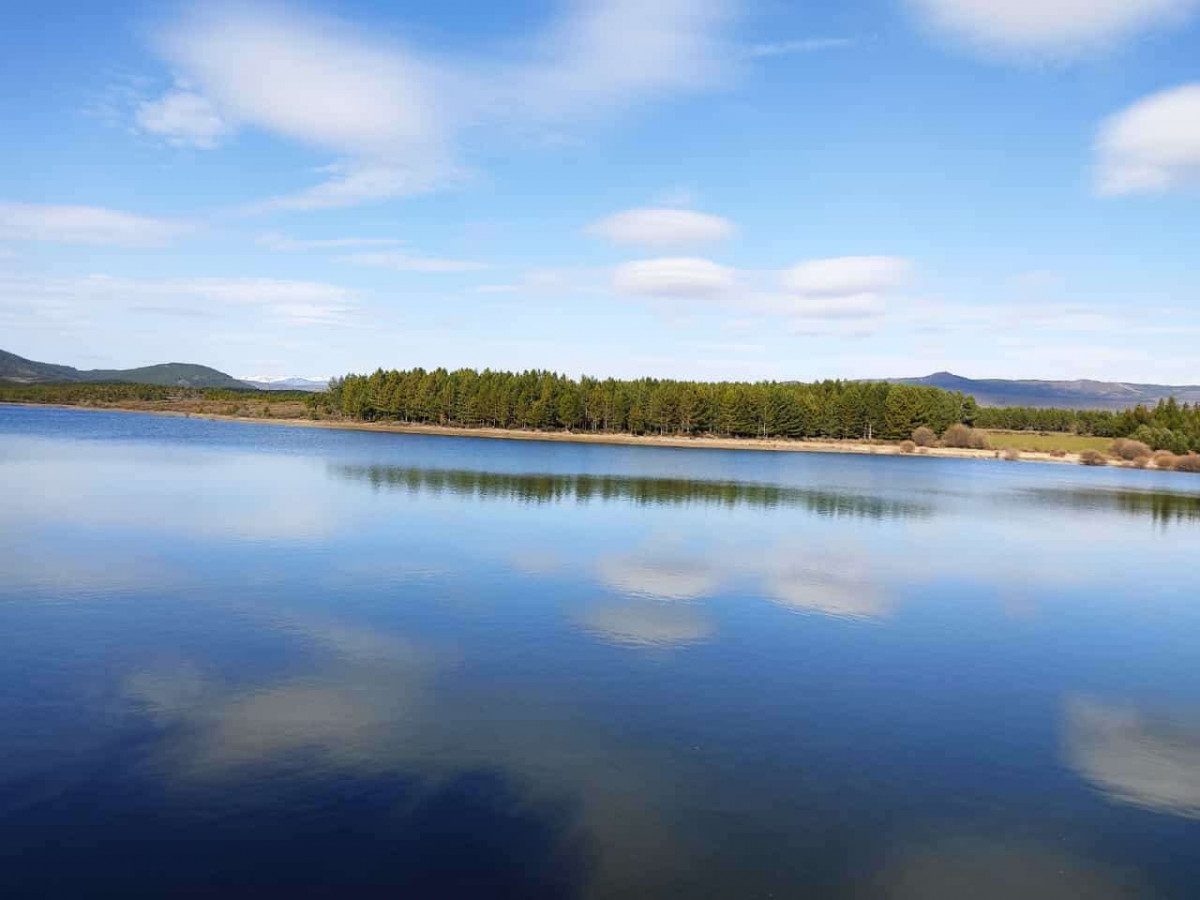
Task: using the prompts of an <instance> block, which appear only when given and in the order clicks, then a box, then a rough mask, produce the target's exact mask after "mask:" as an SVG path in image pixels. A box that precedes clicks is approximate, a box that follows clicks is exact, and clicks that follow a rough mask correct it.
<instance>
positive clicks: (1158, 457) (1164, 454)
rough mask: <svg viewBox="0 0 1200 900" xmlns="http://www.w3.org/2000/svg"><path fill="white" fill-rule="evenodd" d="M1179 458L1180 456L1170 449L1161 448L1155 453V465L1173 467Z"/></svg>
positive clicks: (1163, 467) (1166, 467)
mask: <svg viewBox="0 0 1200 900" xmlns="http://www.w3.org/2000/svg"><path fill="white" fill-rule="evenodd" d="M1178 459H1179V457H1177V456H1176V455H1175V454H1174V453H1172V452H1171V451H1170V450H1159V451H1158V452H1157V453H1155V454H1154V467H1155V468H1156V469H1173V468H1175V463H1176V461H1177V460H1178Z"/></svg>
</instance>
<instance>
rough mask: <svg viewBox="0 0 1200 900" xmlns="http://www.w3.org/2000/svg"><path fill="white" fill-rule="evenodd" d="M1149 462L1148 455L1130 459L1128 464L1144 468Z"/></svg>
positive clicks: (1136, 467)
mask: <svg viewBox="0 0 1200 900" xmlns="http://www.w3.org/2000/svg"><path fill="white" fill-rule="evenodd" d="M1149 462H1150V458H1149V457H1148V456H1139V457H1138V458H1137V459H1135V460H1133V461H1131V462H1130V463H1129V465H1130V466H1132V467H1133V468H1135V469H1144V468H1146V465H1147V463H1149Z"/></svg>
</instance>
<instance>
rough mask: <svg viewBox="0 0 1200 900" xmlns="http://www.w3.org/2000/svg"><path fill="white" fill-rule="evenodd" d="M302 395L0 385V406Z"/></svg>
mask: <svg viewBox="0 0 1200 900" xmlns="http://www.w3.org/2000/svg"><path fill="white" fill-rule="evenodd" d="M307 397H308V394H307V393H306V392H304V391H259V390H255V389H254V388H246V389H245V390H234V389H232V388H187V387H170V386H167V385H159V384H130V383H127V382H123V381H122V382H88V383H86V384H74V383H72V384H3V383H0V402H5V403H60V404H64V405H83V404H89V403H93V404H97V405H106V404H116V403H128V402H130V401H133V400H137V401H144V402H155V401H162V402H170V401H179V400H219V401H226V402H239V401H247V400H253V401H256V402H258V401H262V402H264V403H278V402H282V401H286V400H291V401H295V400H304V399H306V398H307Z"/></svg>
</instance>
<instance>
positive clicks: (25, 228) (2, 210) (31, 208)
mask: <svg viewBox="0 0 1200 900" xmlns="http://www.w3.org/2000/svg"><path fill="white" fill-rule="evenodd" d="M190 228H191V226H190V225H189V224H188V223H186V222H179V221H173V220H170V219H153V218H149V217H146V216H136V215H133V214H132V213H127V212H121V211H120V210H116V209H104V208H103V207H98V206H47V205H43V204H36V203H0V239H4V240H28V241H56V242H59V243H64V244H95V245H101V246H104V245H111V246H121V247H156V246H161V245H163V244H166V243H168V242H170V241H171V240H172V239H173V238H175V237H178V236H179V235H181V234H183V233H184V232H186V231H188V230H190Z"/></svg>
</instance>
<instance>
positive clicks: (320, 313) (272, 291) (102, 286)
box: [0, 275, 358, 325]
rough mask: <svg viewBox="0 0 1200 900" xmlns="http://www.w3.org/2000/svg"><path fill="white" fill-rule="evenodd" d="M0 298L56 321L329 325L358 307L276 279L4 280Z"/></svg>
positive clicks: (350, 297)
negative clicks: (137, 314)
mask: <svg viewBox="0 0 1200 900" xmlns="http://www.w3.org/2000/svg"><path fill="white" fill-rule="evenodd" d="M0 297H3V303H0V312H8V313H9V315H12V314H14V313H17V314H23V315H24V317H25V318H28V317H30V316H37V317H40V318H43V319H49V320H51V321H77V320H85V319H86V318H87V317H91V316H95V315H97V314H104V315H106V316H107V315H111V314H114V313H116V312H118V311H121V310H131V309H133V310H139V311H142V312H155V313H161V314H166V315H202V314H209V315H217V314H222V313H227V312H231V311H237V310H247V311H257V312H260V313H262V314H264V315H266V316H268V317H271V318H273V319H275V320H278V321H279V322H282V323H285V324H295V325H312V324H325V325H329V324H335V323H341V322H344V321H345V320H346V319H347V317H348V316H349V315H350V314H352V313H353V312H354V311H355V310H356V309H357V306H358V303H357V292H355V291H353V290H351V289H349V288H344V287H341V286H339V285H335V284H327V283H324V282H316V281H289V280H283V279H274V278H147V279H138V278H117V277H113V276H109V275H88V276H85V277H82V278H60V279H39V278H6V279H5V278H0ZM148 304H151V305H148Z"/></svg>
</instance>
